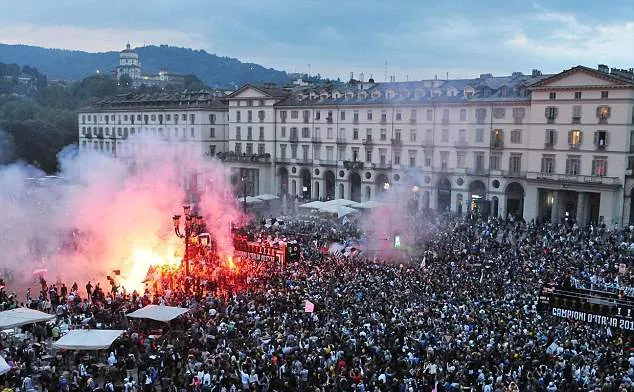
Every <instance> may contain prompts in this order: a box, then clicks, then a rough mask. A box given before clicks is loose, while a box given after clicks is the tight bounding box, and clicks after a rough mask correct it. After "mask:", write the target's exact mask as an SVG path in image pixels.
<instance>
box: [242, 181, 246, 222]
mask: <svg viewBox="0 0 634 392" xmlns="http://www.w3.org/2000/svg"><path fill="white" fill-rule="evenodd" d="M242 197H243V198H244V206H243V208H244V213H245V214H246V213H247V178H246V177H245V176H242Z"/></svg>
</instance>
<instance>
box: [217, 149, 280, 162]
mask: <svg viewBox="0 0 634 392" xmlns="http://www.w3.org/2000/svg"><path fill="white" fill-rule="evenodd" d="M218 158H220V160H221V161H223V162H241V163H271V154H236V153H235V152H233V151H230V152H224V153H220V154H218Z"/></svg>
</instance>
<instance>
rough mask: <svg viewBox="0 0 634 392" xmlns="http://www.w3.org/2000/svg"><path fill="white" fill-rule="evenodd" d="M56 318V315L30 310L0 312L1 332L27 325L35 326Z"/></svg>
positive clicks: (18, 309)
mask: <svg viewBox="0 0 634 392" xmlns="http://www.w3.org/2000/svg"><path fill="white" fill-rule="evenodd" d="M54 318H55V315H53V314H48V313H44V312H40V311H39V310H33V309H29V308H16V309H11V310H5V311H4V312H0V330H1V329H10V328H17V327H21V326H23V325H27V324H35V323H39V322H42V321H48V320H52V319H54Z"/></svg>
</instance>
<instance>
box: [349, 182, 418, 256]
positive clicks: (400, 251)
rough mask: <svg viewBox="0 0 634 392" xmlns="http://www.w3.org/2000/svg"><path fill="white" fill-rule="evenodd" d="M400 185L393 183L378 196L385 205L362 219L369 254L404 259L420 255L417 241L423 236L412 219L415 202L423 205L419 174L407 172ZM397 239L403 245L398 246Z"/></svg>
mask: <svg viewBox="0 0 634 392" xmlns="http://www.w3.org/2000/svg"><path fill="white" fill-rule="evenodd" d="M403 177H404V178H403V179H402V180H401V181H400V182H399V183H398V184H390V185H388V186H386V188H388V189H384V190H385V192H383V193H381V194H380V195H378V198H377V200H378V201H379V202H381V203H382V205H381V206H380V207H377V208H374V209H372V210H370V211H369V213H367V214H366V215H364V216H363V217H362V218H361V222H360V225H361V228H362V230H363V232H364V233H365V236H366V238H367V243H368V255H369V256H370V257H372V256H373V255H376V256H377V257H379V258H383V259H387V260H390V259H393V260H402V259H403V258H407V257H410V256H415V255H416V254H417V249H416V247H415V242H416V240H417V238H420V237H421V233H419V232H417V227H420V225H414V224H413V222H412V219H414V217H413V216H412V212H413V210H415V209H416V208H417V205H416V203H415V201H414V200H415V199H418V201H419V202H422V192H423V191H422V189H420V185H419V184H421V183H422V178H419V177H420V176H419V175H417V173H406V174H405V175H404V176H403ZM397 237H398V239H399V241H400V244H395V240H396V238H397Z"/></svg>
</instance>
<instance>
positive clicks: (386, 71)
mask: <svg viewBox="0 0 634 392" xmlns="http://www.w3.org/2000/svg"><path fill="white" fill-rule="evenodd" d="M385 81H386V82H387V61H386V62H385Z"/></svg>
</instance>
